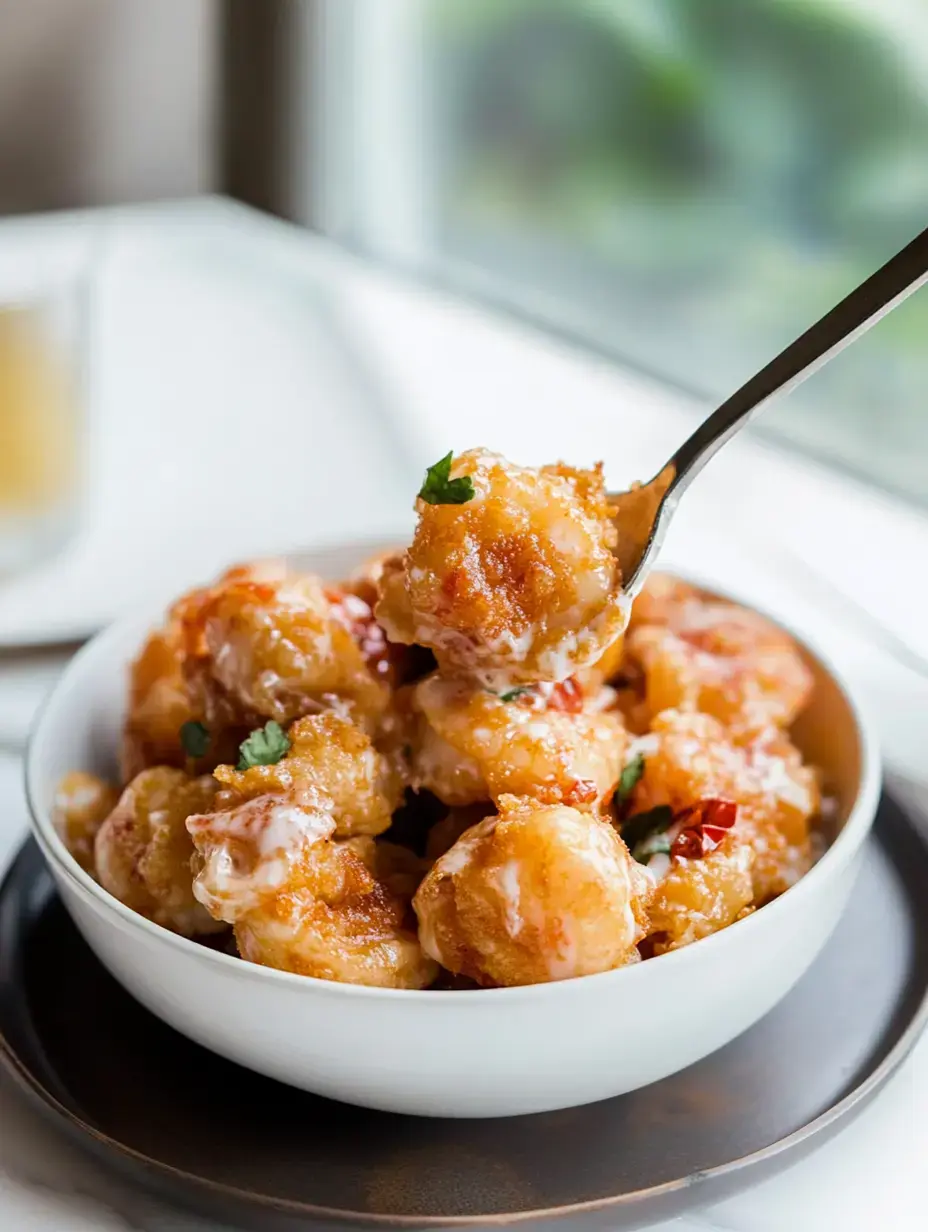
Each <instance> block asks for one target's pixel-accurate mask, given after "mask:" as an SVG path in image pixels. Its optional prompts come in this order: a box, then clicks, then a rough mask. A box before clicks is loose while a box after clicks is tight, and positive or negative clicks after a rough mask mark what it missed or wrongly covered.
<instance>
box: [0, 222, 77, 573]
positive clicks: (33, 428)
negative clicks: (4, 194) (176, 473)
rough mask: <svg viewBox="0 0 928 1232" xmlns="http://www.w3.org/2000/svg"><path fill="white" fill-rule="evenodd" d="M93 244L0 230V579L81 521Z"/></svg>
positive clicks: (39, 228)
mask: <svg viewBox="0 0 928 1232" xmlns="http://www.w3.org/2000/svg"><path fill="white" fill-rule="evenodd" d="M94 247H95V245H94V243H93V240H92V238H91V237H89V236H88V234H87V232H86V228H83V227H81V226H79V225H76V224H70V225H69V224H67V223H62V224H55V225H51V224H44V223H43V224H35V223H34V224H22V223H4V224H2V225H0V579H2V578H4V577H7V578H8V577H10V576H11V575H14V574H16V573H18V572H19V571H21V570H23V569H26V568H28V567H29V566H31V565H34V564H36V563H38V562H39V561H40V560H42V559H44V558H46V557H48V556H49V555H51V554H52V553H54V552H56V551H58V550H59V549H60V548H62V547H64V546H65V545H66V544H67V543H68V542H69V541H70V540H71V539H72V537H73V536H74V534H75V532H76V531H77V528H78V526H79V523H80V509H81V503H82V501H81V497H82V488H83V480H84V465H83V461H84V459H83V442H84V438H85V431H84V429H85V421H86V414H87V402H88V394H87V371H88V352H89V334H90V301H91V271H92V267H93V259H92V257H93V251H94Z"/></svg>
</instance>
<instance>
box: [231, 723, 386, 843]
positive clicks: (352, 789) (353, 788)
mask: <svg viewBox="0 0 928 1232" xmlns="http://www.w3.org/2000/svg"><path fill="white" fill-rule="evenodd" d="M288 735H289V738H290V749H289V751H288V752H287V753H285V754H284V756H283V757H282V758H281V759H280V761H278V762H276V763H275V764H274V765H270V766H252V767H250V768H249V769H247V770H236V769H234V768H233V767H232V766H218V767H217V768H216V770H215V771H214V774H215V777H216V779H217V781H218V782H219V783H221V784H222V786H223V788H224V790H223V792H222V794H221V795H220V797H219V800H218V807H219V808H228V807H230V806H231V805H232V804H237V803H241V802H244V801H245V800H253V799H254V798H255V797H256V796H263V795H268V794H271V795H274V796H279V797H280V798H281V799H283V800H288V799H290V800H296V799H297V798H298V797H299V796H300V794H301V793H304V792H305V791H306V790H307V789H312V791H313V792H314V793H316V794H317V795H319V796H320V797H325V799H326V800H327V802H328V804H327V807H328V810H329V812H330V813H331V815H332V818H333V820H334V822H335V834H336V836H337V837H339V838H349V837H351V836H352V835H355V834H380V833H381V831H383V830H386V828H387V827H388V826H389V824H390V821H391V818H392V816H393V811H394V809H396V808H397V807H398V806H399V803H400V800H401V799H402V795H403V782H402V779H401V778H400V774H399V771H398V769H397V767H396V765H395V764H394V763H393V762H392V761H391V759H389V758H387V757H385V756H384V755H383V754H382V753H379V752H378V751H377V750H376V749H375V748H374V746H373V744H372V743H371V741H370V737H369V736H368V735H367V734H366V733H365V732H363V731H361V729H360V728H358V727H355V725H354V724H353V723H351V722H349V721H348V720H347V719H343V718H341V717H340V716H339V715H336V714H332V713H331V712H329V713H326V714H315V715H309V716H307V717H306V718H304V719H297V721H296V722H295V723H293V724H292V725H291V727H290V729H289V732H288Z"/></svg>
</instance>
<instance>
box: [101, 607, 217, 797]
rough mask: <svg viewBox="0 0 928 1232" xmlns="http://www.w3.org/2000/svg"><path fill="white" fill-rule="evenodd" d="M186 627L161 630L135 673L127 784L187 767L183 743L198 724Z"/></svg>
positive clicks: (124, 768)
mask: <svg viewBox="0 0 928 1232" xmlns="http://www.w3.org/2000/svg"><path fill="white" fill-rule="evenodd" d="M183 658H184V651H183V640H182V635H181V630H180V626H179V625H178V624H177V623H176V622H173V623H169V624H168V625H166V626H165V627H164V628H163V629H156V630H155V631H154V632H153V633H152V634H151V635H150V636H149V638H148V639H147V641H146V642H145V644H144V645H143V647H142V649H141V651H140V653H139V655H138V657H137V658H136V659H135V661H134V662H133V664H132V666H131V668H130V669H129V706H128V714H127V717H126V726H125V731H124V733H123V744H122V751H121V764H120V769H121V772H122V779H123V782H124V783H127V782H129V780H130V779H133V778H135V776H136V775H137V774H138V773H139V771H141V770H144V769H145V768H146V766H177V767H179V768H183V767H184V765H185V764H186V754H185V752H184V750H183V748H182V746H181V742H180V735H179V733H180V729H181V727H182V726H183V724H184V723H187V722H191V721H194V720H195V719H197V718H198V716H197V715H195V714H194V712H193V708H192V706H191V704H190V699H189V697H188V694H187V686H186V683H185V681H184V673H183Z"/></svg>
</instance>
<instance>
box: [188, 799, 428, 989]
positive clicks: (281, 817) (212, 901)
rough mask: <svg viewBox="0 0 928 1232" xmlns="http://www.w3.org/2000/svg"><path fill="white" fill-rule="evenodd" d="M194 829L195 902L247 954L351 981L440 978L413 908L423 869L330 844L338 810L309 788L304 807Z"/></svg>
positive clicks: (254, 810) (225, 818) (254, 803)
mask: <svg viewBox="0 0 928 1232" xmlns="http://www.w3.org/2000/svg"><path fill="white" fill-rule="evenodd" d="M188 827H189V829H190V832H191V834H192V836H193V841H194V843H195V844H196V847H197V850H198V852H199V855H200V871H199V873H198V875H197V879H196V883H195V890H196V894H197V897H198V898H199V900H200V901H201V902H202V903H203V904H205V905H206V906H207V907H208V909H209V911H210V912H211V913H212V914H213V915H215V916H216V917H217V918H220V919H223V920H227V921H228V922H230V923H232V924H233V925H234V927H235V939H236V942H237V944H238V948H239V952H240V954H241V955H242V957H243V958H246V959H247V960H248V961H250V962H255V963H261V964H263V965H264V966H269V967H276V968H277V969H278V970H281V971H291V972H295V973H297V974H300V975H310V976H315V977H316V978H317V979H325V980H337V981H340V982H342V983H349V984H368V985H376V986H380V987H388V988H425V987H427V986H428V985H429V984H430V983H432V981H433V980H434V978H435V976H436V975H437V971H438V969H437V967H436V966H435V964H434V963H433V962H432V961H431V960H430V959H429V958H427V957H426V956H425V955H424V954H423V953H422V950H421V947H420V945H419V942H418V939H417V937H416V933H415V929H414V927H413V921H412V917H411V913H410V908H409V895H410V894H411V892H412V887H413V884H414V882H415V880H416V879H417V873H413V871H412V868H411V866H410V864H404V860H405V856H402V857H401V856H400V855H399V854H398V852H397V851H393V850H390V849H388V850H385V851H384V852H380V851H379V849H377V848H375V847H374V846H373V841H372V840H369V841H367V842H365V840H359V839H349V840H347V841H346V842H336V841H332V839H331V836H332V834H333V833H334V828H335V825H334V821H333V819H332V817H331V814H330V813H329V812H327V811H326V806H325V801H324V800H321V799H317V800H314V799H313V797H312V793H311V791H310V790H307V791H306V792H304V794H303V796H302V798H301V799H300V801H299V802H293V801H291V800H282V799H281V798H280V797H277V796H273V795H263V796H258V797H256V798H254V799H251V800H247V801H245V802H244V803H242V804H238V805H236V806H233V807H232V808H229V809H227V810H225V811H219V812H214V813H210V814H205V815H201V816H197V817H191V818H190V819H189V822H188ZM391 846H392V845H391Z"/></svg>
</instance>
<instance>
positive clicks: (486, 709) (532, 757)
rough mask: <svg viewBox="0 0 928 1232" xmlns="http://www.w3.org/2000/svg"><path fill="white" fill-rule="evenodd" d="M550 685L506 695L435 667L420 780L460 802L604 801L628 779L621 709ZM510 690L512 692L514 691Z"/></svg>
mask: <svg viewBox="0 0 928 1232" xmlns="http://www.w3.org/2000/svg"><path fill="white" fill-rule="evenodd" d="M562 692H563V690H562V689H561V687H560V686H557V687H556V688H555V689H554V690H552V689H549V688H546V687H544V686H540V687H538V688H534V689H531V690H530V691H528V692H525V693H522V694H520V695H519V696H517V697H511V698H510V700H504V698H503V697H500V696H498V695H496V694H492V693H489V692H488V691H487V690H486V689H482V688H480V687H479V686H478V687H476V688H475V687H474V686H472V685H470V684H469V683H468V682H467V681H461V680H454V679H452V680H446V679H444V678H443V677H442V676H441V675H439V674H434V675H432V676H428V677H426V679H425V680H422V681H420V682H419V684H417V685H416V686H415V688H414V691H413V695H412V723H411V725H410V735H409V746H410V750H411V766H412V776H411V781H412V783H413V785H414V786H416V787H425V788H427V789H428V790H429V791H431V792H433V793H434V794H435V795H436V796H438V798H439V799H440V800H442V801H444V803H445V804H450V805H465V804H474V803H478V802H479V801H482V800H487V799H491V800H498V799H499V798H500V796H502V795H507V794H508V795H519V796H526V797H531V798H532V799H535V800H538V801H540V802H543V803H547V804H561V803H563V804H569V805H571V806H573V807H578V808H587V809H591V808H595V807H596V806H597V805H599V804H601V803H602V801H603V800H604V799H605V798H606V797H607V796H608V795H609V794H610V793H611V792H612V791H613V789H614V788H615V785H616V783H617V782H618V778H619V773H620V770H621V767H622V762H623V759H624V752H625V742H626V737H625V728H624V725H623V723H622V720H621V717H620V716H619V715H617V714H614V713H611V714H610V713H605V712H603V711H602V709H601V708H600V707H599V705H598V702H599V697H598V695H597V696H594V697H592V698H586V697H584V696H583V695H582V694H579V693H577V694H576V695H572V694H568V697H567V704H568V706H569V708H568V709H564V708H562V707H563V705H564V699H563V698H562V696H561V693H562ZM506 696H509V695H504V697H506Z"/></svg>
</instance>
